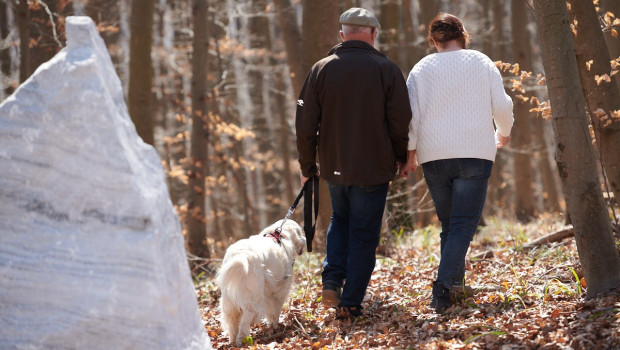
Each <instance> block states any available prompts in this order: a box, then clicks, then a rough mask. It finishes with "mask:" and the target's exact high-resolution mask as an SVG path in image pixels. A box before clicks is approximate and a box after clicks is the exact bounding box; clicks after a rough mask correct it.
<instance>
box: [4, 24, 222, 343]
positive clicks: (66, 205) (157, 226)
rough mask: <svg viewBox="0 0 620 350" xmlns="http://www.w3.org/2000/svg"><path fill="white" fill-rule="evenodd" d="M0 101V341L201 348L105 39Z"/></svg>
mask: <svg viewBox="0 0 620 350" xmlns="http://www.w3.org/2000/svg"><path fill="white" fill-rule="evenodd" d="M67 42H68V43H67V47H66V48H64V49H63V50H61V51H60V52H59V53H58V54H57V55H56V56H55V57H54V58H52V59H51V60H50V61H49V62H47V63H45V64H43V65H42V66H41V67H39V69H37V71H36V72H35V73H34V74H33V76H32V77H31V78H30V79H28V80H27V81H26V82H24V83H23V84H22V85H21V86H20V87H19V88H18V89H17V91H16V92H15V93H14V94H13V95H12V96H10V97H9V98H8V99H6V100H5V101H4V102H3V103H2V104H1V105H0V349H207V348H210V347H211V346H210V341H209V338H208V336H207V334H206V333H205V329H204V326H203V324H202V322H201V319H200V312H199V310H198V305H197V301H196V294H195V291H194V287H193V283H192V279H191V275H190V271H189V267H188V263H187V259H186V256H185V248H184V241H183V235H182V232H181V226H180V224H179V219H178V217H177V215H176V213H175V211H174V209H173V207H172V203H171V202H170V199H169V196H168V190H167V187H166V182H165V175H164V172H163V169H162V166H161V163H160V159H159V157H158V155H157V153H156V152H155V149H154V148H153V147H151V146H150V145H147V144H145V143H144V142H142V139H140V137H139V136H138V135H137V133H136V129H135V127H134V125H133V123H132V122H131V119H130V118H129V115H128V112H127V107H126V105H125V102H124V99H123V92H122V88H121V83H120V80H119V79H118V77H117V75H116V73H115V71H114V67H113V65H112V62H111V60H110V57H109V55H108V53H107V50H106V47H105V45H104V43H103V40H102V39H101V38H100V37H99V35H98V33H97V30H96V29H95V26H94V24H93V22H92V20H91V19H90V18H88V17H68V18H67Z"/></svg>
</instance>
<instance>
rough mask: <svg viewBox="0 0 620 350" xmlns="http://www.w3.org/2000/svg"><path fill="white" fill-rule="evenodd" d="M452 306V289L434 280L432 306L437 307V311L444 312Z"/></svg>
mask: <svg viewBox="0 0 620 350" xmlns="http://www.w3.org/2000/svg"><path fill="white" fill-rule="evenodd" d="M450 306H452V303H450V289H448V288H446V287H444V286H442V285H440V284H437V282H433V299H432V300H431V307H432V308H433V309H435V312H436V313H438V314H443V313H444V312H446V310H447V309H448V308H449V307H450Z"/></svg>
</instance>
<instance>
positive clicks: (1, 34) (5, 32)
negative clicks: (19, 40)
mask: <svg viewBox="0 0 620 350" xmlns="http://www.w3.org/2000/svg"><path fill="white" fill-rule="evenodd" d="M7 5H8V4H7V2H5V1H0V42H4V41H5V40H7V38H8V36H9V33H10V32H9V23H8V22H9V16H8V14H9V11H8V6H7ZM0 71H1V72H2V73H1V75H0V84H1V85H0V86H2V90H3V91H2V92H3V96H1V98H0V101H2V100H3V99H5V98H6V97H7V96H9V95H10V94H12V93H13V87H12V86H11V85H12V79H11V55H10V52H9V46H7V47H5V48H1V47H0Z"/></svg>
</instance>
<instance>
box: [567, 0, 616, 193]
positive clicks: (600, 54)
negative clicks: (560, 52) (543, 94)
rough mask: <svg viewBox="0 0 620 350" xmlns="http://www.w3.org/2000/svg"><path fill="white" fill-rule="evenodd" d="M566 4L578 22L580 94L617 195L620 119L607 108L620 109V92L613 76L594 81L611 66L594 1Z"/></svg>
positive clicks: (576, 51)
mask: <svg viewBox="0 0 620 350" xmlns="http://www.w3.org/2000/svg"><path fill="white" fill-rule="evenodd" d="M568 3H569V4H570V7H571V9H570V20H571V22H572V21H573V19H575V20H577V23H578V24H577V35H575V36H573V42H574V44H575V53H576V55H577V64H578V65H579V77H580V78H581V85H582V88H583V95H584V96H586V102H587V106H588V110H589V112H590V120H591V121H592V125H593V127H594V132H595V134H596V140H597V142H596V144H597V149H598V151H599V154H600V156H601V161H602V162H603V168H604V169H605V172H606V174H607V178H608V180H609V183H610V184H611V189H612V191H613V193H614V196H615V198H620V152H619V150H618V146H620V120H618V119H614V118H611V116H610V111H617V110H620V93H619V92H618V91H619V90H618V86H617V85H616V80H615V79H611V81H610V82H609V83H606V82H603V83H601V84H600V85H598V84H597V82H596V80H595V76H596V75H603V74H609V72H610V71H611V67H610V65H609V59H610V58H609V53H608V52H607V51H606V50H601V49H600V48H601V47H605V38H604V37H603V32H602V31H601V28H600V25H599V19H598V16H597V14H596V9H595V8H594V4H593V3H592V2H591V1H580V0H569V1H568ZM589 62H592V64H591V65H590V64H589ZM588 67H589V69H588ZM599 111H600V113H602V114H601V115H599ZM608 121H609V122H608ZM607 123H609V124H607Z"/></svg>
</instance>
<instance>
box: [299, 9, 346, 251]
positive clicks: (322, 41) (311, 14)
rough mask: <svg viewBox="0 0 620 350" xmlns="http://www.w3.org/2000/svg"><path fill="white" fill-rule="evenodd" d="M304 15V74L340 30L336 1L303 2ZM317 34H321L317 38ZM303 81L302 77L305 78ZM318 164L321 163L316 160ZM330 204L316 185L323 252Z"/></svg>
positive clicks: (325, 190) (318, 242)
mask: <svg viewBox="0 0 620 350" xmlns="http://www.w3.org/2000/svg"><path fill="white" fill-rule="evenodd" d="M303 4H304V14H303V21H302V35H303V36H302V47H303V53H304V55H303V60H302V71H303V72H305V73H304V74H307V73H308V72H309V71H310V68H311V67H312V65H313V64H314V63H315V62H317V61H318V60H320V59H321V58H323V57H325V56H327V53H328V52H329V50H330V49H331V48H332V47H333V46H334V45H336V44H337V43H338V41H339V38H338V31H339V30H340V24H339V23H338V20H339V19H340V13H338V12H339V11H338V2H337V1H329V2H323V1H316V0H304V2H303ZM317 33H321V34H320V35H317ZM304 78H305V75H304ZM317 161H318V162H319V163H320V160H319V159H317ZM331 215H332V203H331V198H330V196H329V189H328V187H327V182H325V181H324V180H321V181H320V183H319V215H318V219H317V223H316V233H315V238H314V246H315V247H316V248H317V249H320V250H322V249H324V248H323V247H324V245H325V244H324V242H325V237H326V235H327V228H328V227H329V223H330V222H331Z"/></svg>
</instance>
